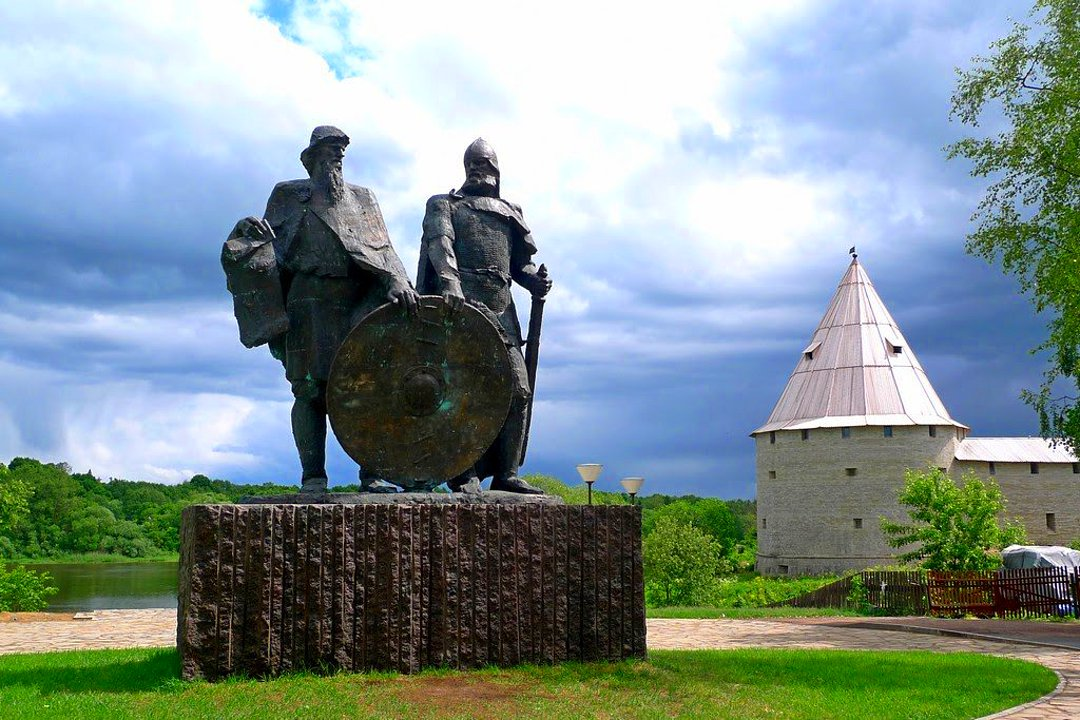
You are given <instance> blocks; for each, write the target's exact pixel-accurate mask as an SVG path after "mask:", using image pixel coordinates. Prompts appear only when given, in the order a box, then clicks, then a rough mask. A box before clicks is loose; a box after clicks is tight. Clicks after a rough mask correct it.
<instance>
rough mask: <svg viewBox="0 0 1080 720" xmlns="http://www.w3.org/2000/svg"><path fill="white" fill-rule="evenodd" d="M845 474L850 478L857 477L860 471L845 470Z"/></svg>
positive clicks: (853, 469)
mask: <svg viewBox="0 0 1080 720" xmlns="http://www.w3.org/2000/svg"><path fill="white" fill-rule="evenodd" d="M844 474H845V475H847V476H848V477H855V476H856V475H858V474H859V471H858V470H856V469H855V468H844Z"/></svg>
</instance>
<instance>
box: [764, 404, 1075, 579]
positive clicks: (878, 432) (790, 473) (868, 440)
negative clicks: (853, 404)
mask: <svg viewBox="0 0 1080 720" xmlns="http://www.w3.org/2000/svg"><path fill="white" fill-rule="evenodd" d="M936 433H937V436H936V437H931V436H930V432H929V428H928V427H926V426H899V425H898V426H895V427H893V436H892V437H891V438H887V437H885V436H884V432H883V429H882V428H881V427H880V426H877V427H852V428H851V431H850V437H848V438H844V437H842V434H841V429H840V428H817V429H812V430H810V431H809V438H808V439H806V440H803V439H802V433H801V431H799V430H782V431H777V432H776V442H775V444H773V443H770V442H769V433H762V434H760V435H757V436H756V437H755V444H756V450H757V513H758V518H757V523H758V526H757V531H758V570H759V571H760V572H762V573H765V574H770V575H775V574H783V573H789V574H792V575H804V574H820V573H825V572H841V571H845V570H859V569H862V568H865V567H870V566H873V565H886V564H891V563H893V562H894V559H893V558H894V554H895V552H896V551H895V550H893V549H892V548H890V547H889V546H888V545H887V544H886V543H885V539H884V536H883V535H882V533H881V526H880V518H881V517H882V516H885V517H888V518H891V519H894V520H900V521H904V520H907V513H906V512H905V511H904V510H903V509H901V507H900V505H899V503H897V502H896V495H897V492H898V491H899V490H900V488H901V487H902V485H903V482H904V471H905V470H906V469H908V468H915V469H923V468H926V467H927V466H932V467H942V468H945V469H946V471H947V472H949V474H950V475H951V476H953V477H954V478H956V479H960V477H962V475H963V474H964V473H965V472H966V471H968V470H973V471H974V472H975V474H976V475H978V476H979V477H981V478H984V479H986V478H991V477H992V478H993V479H994V480H996V481H997V482H998V484H999V485H1000V487H1001V490H1002V493H1003V494H1004V495H1005V498H1006V500H1007V502H1008V507H1007V510H1006V514H1007V515H1008V516H1009V517H1018V518H1019V519H1020V520H1021V521H1022V522H1023V523H1024V527H1025V528H1027V531H1028V542H1030V543H1032V544H1039V545H1066V544H1068V543H1069V542H1071V541H1073V540H1075V539H1077V538H1080V474H1078V473H1074V472H1073V469H1074V468H1073V465H1072V464H1071V463H1040V464H1039V473H1038V474H1033V473H1032V472H1031V466H1030V463H995V474H994V475H990V473H989V466H988V464H987V463H985V462H969V461H958V460H955V459H954V458H955V453H956V443H957V434H956V433H957V430H956V428H955V427H952V426H948V425H941V426H937V427H936ZM848 468H854V470H855V474H854V475H849V474H848V473H847V469H848ZM1077 469H1080V468H1077ZM770 473H775V477H774V476H772V475H770ZM1047 513H1053V521H1052V522H1053V525H1054V529H1051V528H1050V527H1048V519H1047ZM856 519H859V520H861V521H862V527H861V528H857V527H856V526H855V525H856V523H855V520H856Z"/></svg>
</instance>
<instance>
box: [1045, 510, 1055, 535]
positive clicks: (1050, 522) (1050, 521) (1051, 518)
mask: <svg viewBox="0 0 1080 720" xmlns="http://www.w3.org/2000/svg"><path fill="white" fill-rule="evenodd" d="M1046 529H1047V530H1049V531H1050V532H1056V531H1057V515H1055V514H1054V513H1046Z"/></svg>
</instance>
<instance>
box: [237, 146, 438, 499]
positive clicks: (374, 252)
mask: <svg viewBox="0 0 1080 720" xmlns="http://www.w3.org/2000/svg"><path fill="white" fill-rule="evenodd" d="M348 144H349V137H348V136H347V135H346V134H345V133H344V132H342V131H341V130H339V129H338V128H336V127H333V126H330V125H323V126H320V127H317V128H315V130H314V131H313V132H312V133H311V141H310V143H309V144H308V146H307V148H305V149H304V151H303V152H302V153H301V154H300V162H301V163H302V164H303V165H304V168H305V169H306V170H307V173H308V178H307V179H302V180H289V181H286V182H281V183H278V184H277V186H275V187H274V189H273V192H271V193H270V199H269V200H268V201H267V203H266V212H265V213H264V215H263V217H262V218H254V217H248V218H245V219H243V220H241V221H240V222H239V223H237V225H236V227H235V228H234V230H233V232H232V234H231V235H230V236H229V239H228V240H227V241H226V243H225V248H224V250H223V254H222V263H223V265H224V267H225V271H226V276H227V279H228V282H229V289H230V290H231V291H232V292H233V296H234V304H235V307H236V315H237V320H238V322H239V324H240V332H241V338H242V340H244V343H245V344H246V345H249V346H253V345H258V344H263V343H266V344H268V345H269V347H270V352H271V353H272V354H273V356H274V357H275V358H277V359H278V360H280V361H281V363H282V364H283V365H284V367H285V377H286V378H287V379H288V381H289V383H290V384H291V386H292V394H293V397H294V401H293V407H292V430H293V437H294V439H295V441H296V449H297V451H298V452H299V455H300V465H301V468H302V475H301V485H302V488H301V491H302V492H305V493H318V492H325V490H326V487H327V478H326V429H327V410H326V382H327V378H328V377H329V374H330V366H331V362H332V361H333V359H334V354H335V353H336V352H337V349H338V347H339V346H340V345H341V343H342V341H343V340H344V339H345V337H346V336H347V335H348V333H349V331H350V330H351V329H352V328H353V327H354V326H355V325H356V324H357V323H358V322H359V321H360V319H362V318H363V317H364V316H365V315H366V314H367V313H369V312H370V311H371V310H373V309H375V308H376V307H378V306H380V305H382V304H383V303H385V302H387V301H390V302H393V303H395V304H398V305H399V306H401V307H402V308H403V309H404V311H408V312H411V313H415V311H416V301H417V295H416V293H415V292H414V290H413V288H412V285H411V284H410V282H409V279H408V276H407V275H406V273H405V269H404V266H403V265H402V263H401V260H400V258H399V257H398V255H397V253H396V252H395V250H394V247H393V245H391V243H390V237H389V234H388V233H387V230H386V225H385V224H384V222H383V218H382V213H381V212H380V210H379V205H378V203H377V202H376V200H375V195H374V194H373V193H372V192H371V191H370V190H368V189H367V188H364V187H360V186H358V185H350V184H348V183H346V182H345V179H344V176H343V173H342V160H343V158H344V156H345V148H346V147H347V146H348ZM245 330H246V331H247V332H246V333H245ZM376 480H377V479H376V478H372V477H370V476H368V475H367V474H365V473H364V472H363V470H361V474H360V482H361V486H362V487H363V488H364V489H367V490H372V489H378V488H379V487H381V486H382V484H381V483H378V482H376Z"/></svg>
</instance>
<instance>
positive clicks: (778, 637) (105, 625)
mask: <svg viewBox="0 0 1080 720" xmlns="http://www.w3.org/2000/svg"><path fill="white" fill-rule="evenodd" d="M863 622H864V621H863V619H861V618H806V619H802V618H800V619H775V620H649V621H648V630H649V647H650V648H651V649H654V650H660V649H722V648H745V647H799V648H834V649H854V650H932V651H934V652H960V651H968V652H977V653H988V654H993V655H1002V656H1005V657H1014V658H1020V659H1023V660H1033V661H1035V662H1038V663H1042V664H1043V665H1046V666H1047V667H1049V668H1051V669H1053V670H1055V671H1056V672H1057V673H1058V674H1059V676H1060V677H1061V678H1062V682H1061V684H1060V685H1059V686H1058V689H1057V691H1055V693H1054V694H1052V696H1049V697H1048V698H1047V699H1043V700H1040V701H1037V702H1035V703H1032V704H1030V705H1028V706H1021V707H1019V708H1014V709H1012V710H1008V711H1005V712H1004V713H999V714H998V715H995V716H993V717H995V718H997V717H1008V718H1010V720H1034V719H1035V718H1041V719H1047V720H1066V719H1075V718H1080V653H1078V652H1076V651H1075V650H1068V649H1065V648H1055V647H1042V646H1037V645H1028V644H1021V643H1015V642H1011V643H1010V642H997V641H989V640H981V639H978V640H977V639H971V638H961V637H948V636H938V635H928V634H915V633H908V632H896V631H895V630H881V629H869V628H866V627H854V626H855V625H859V624H861V623H863ZM175 642H176V610H99V611H96V612H94V613H92V614H91V616H90V618H89V619H85V620H71V621H67V622H58V621H52V622H41V621H32V620H31V621H21V620H20V621H15V622H3V623H0V654H6V653H18V652H46V651H51V650H76V649H79V650H85V649H91V648H124V647H159V646H170V645H173V644H174V643H175Z"/></svg>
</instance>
